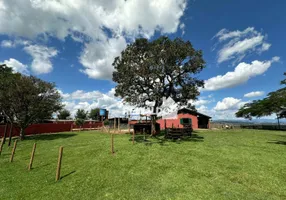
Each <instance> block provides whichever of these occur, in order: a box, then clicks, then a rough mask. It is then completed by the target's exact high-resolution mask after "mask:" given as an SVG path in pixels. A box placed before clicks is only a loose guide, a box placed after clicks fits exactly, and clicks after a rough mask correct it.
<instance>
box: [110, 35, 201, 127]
mask: <svg viewBox="0 0 286 200" xmlns="http://www.w3.org/2000/svg"><path fill="white" fill-rule="evenodd" d="M113 66H114V68H115V71H114V72H113V81H115V82H116V83H118V85H117V86H116V88H115V96H118V97H121V98H123V100H124V101H125V102H127V103H129V104H131V105H136V106H138V107H148V106H150V102H152V105H151V108H152V110H153V113H156V110H157V108H160V106H162V104H163V99H164V98H166V99H167V98H172V99H173V100H174V102H176V103H177V104H178V105H181V106H182V105H188V102H189V100H195V99H197V96H198V95H199V94H200V92H199V90H198V88H199V87H203V86H204V81H203V80H200V79H198V78H197V74H198V73H199V72H201V70H202V69H203V68H204V67H205V62H204V60H203V57H202V51H200V50H198V51H197V50H195V49H194V48H193V46H192V44H191V43H190V42H189V41H186V42H185V41H183V40H182V39H180V38H176V39H174V40H171V39H169V38H168V37H164V36H163V37H160V38H158V39H157V40H154V41H148V40H147V39H145V38H140V39H136V41H135V42H134V43H132V44H129V45H128V46H127V47H126V49H125V50H124V51H122V53H121V55H120V56H119V57H116V58H115V60H114V62H113ZM155 118H156V116H155ZM155 118H154V120H153V122H154V121H155ZM153 131H154V123H153V128H152V133H154V132H153Z"/></svg>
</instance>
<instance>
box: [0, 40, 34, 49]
mask: <svg viewBox="0 0 286 200" xmlns="http://www.w3.org/2000/svg"><path fill="white" fill-rule="evenodd" d="M28 44H30V42H29V41H27V40H21V39H16V40H14V41H12V40H3V41H2V42H1V47H5V48H14V47H16V46H18V45H28Z"/></svg>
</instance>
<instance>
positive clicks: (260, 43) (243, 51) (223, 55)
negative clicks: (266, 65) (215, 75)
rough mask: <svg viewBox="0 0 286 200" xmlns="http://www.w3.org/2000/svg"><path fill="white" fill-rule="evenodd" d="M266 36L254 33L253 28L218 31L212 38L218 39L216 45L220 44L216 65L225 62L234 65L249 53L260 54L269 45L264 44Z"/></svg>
mask: <svg viewBox="0 0 286 200" xmlns="http://www.w3.org/2000/svg"><path fill="white" fill-rule="evenodd" d="M266 37H267V36H266V35H263V34H262V33H260V32H258V31H256V30H255V29H254V28H253V27H249V28H246V29H245V30H243V31H239V30H237V31H228V30H226V29H222V30H220V31H219V32H218V33H217V34H216V35H215V36H214V37H213V39H215V38H218V43H217V45H218V44H220V43H222V46H221V48H220V50H219V51H218V60H217V61H218V63H222V62H225V61H227V60H234V63H237V62H240V61H241V60H242V59H243V58H244V57H245V56H246V55H247V53H249V52H252V51H254V52H257V53H261V52H263V51H267V50H268V49H269V48H270V46H271V44H269V43H267V42H265V40H266Z"/></svg>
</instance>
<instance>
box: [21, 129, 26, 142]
mask: <svg viewBox="0 0 286 200" xmlns="http://www.w3.org/2000/svg"><path fill="white" fill-rule="evenodd" d="M20 139H21V140H24V139H25V129H24V128H21V129H20Z"/></svg>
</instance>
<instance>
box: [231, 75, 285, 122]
mask: <svg viewBox="0 0 286 200" xmlns="http://www.w3.org/2000/svg"><path fill="white" fill-rule="evenodd" d="M284 75H285V76H286V73H284ZM281 85H286V79H285V80H283V81H281ZM285 110H286V87H282V88H281V89H278V90H276V91H274V92H270V93H269V94H268V95H267V97H265V98H264V99H261V100H255V101H253V102H251V103H247V104H245V105H244V106H243V107H242V108H240V109H239V110H238V112H237V113H236V117H243V118H246V119H252V118H253V117H258V118H259V117H263V116H269V115H271V114H276V116H277V120H278V124H279V119H280V118H285V117H286V111H285Z"/></svg>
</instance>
